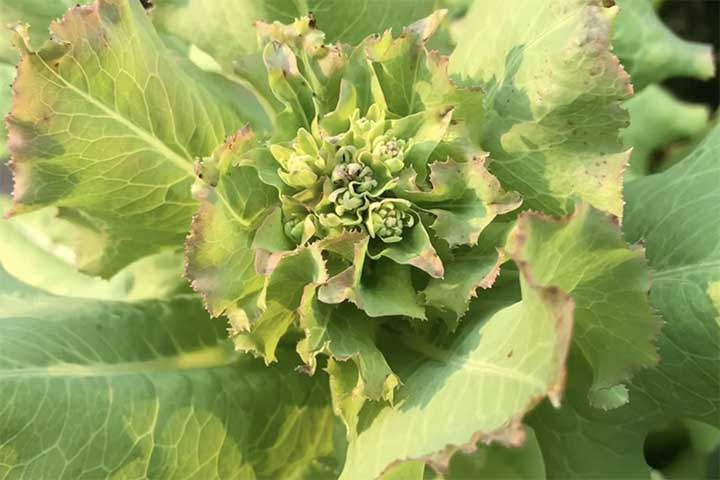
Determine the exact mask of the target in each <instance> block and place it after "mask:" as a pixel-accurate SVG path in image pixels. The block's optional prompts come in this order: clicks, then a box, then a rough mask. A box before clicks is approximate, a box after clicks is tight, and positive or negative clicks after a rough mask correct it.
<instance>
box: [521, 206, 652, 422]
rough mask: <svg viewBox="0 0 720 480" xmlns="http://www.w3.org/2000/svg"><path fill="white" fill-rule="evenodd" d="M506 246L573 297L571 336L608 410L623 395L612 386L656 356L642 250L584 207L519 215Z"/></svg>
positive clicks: (596, 396) (594, 396) (544, 281)
mask: <svg viewBox="0 0 720 480" xmlns="http://www.w3.org/2000/svg"><path fill="white" fill-rule="evenodd" d="M509 248H510V249H511V251H512V252H513V255H514V256H515V258H518V259H520V260H521V261H524V262H527V265H528V268H529V269H530V270H531V271H532V274H533V277H534V278H535V279H536V281H537V282H538V283H539V284H541V285H554V286H556V287H559V288H561V289H562V290H563V291H565V292H567V293H568V294H569V295H570V296H571V297H572V299H573V300H574V301H575V332H574V334H573V342H574V344H575V345H576V346H577V347H578V348H579V350H580V351H582V353H583V355H584V356H585V358H587V360H588V362H589V363H590V365H592V367H593V370H594V375H593V377H594V378H593V383H592V387H591V390H590V400H591V402H592V403H593V404H595V405H597V406H599V407H601V408H610V407H613V406H617V404H618V403H620V404H622V403H624V402H625V401H627V396H626V395H623V394H624V393H625V390H624V387H622V386H619V385H618V384H619V383H620V382H623V381H625V380H627V379H629V378H630V377H631V375H632V374H633V373H635V371H637V370H639V369H641V368H645V367H651V366H654V365H655V364H656V363H657V361H658V356H657V352H656V351H655V344H654V339H655V337H656V335H657V332H658V331H659V330H660V321H659V319H657V318H656V317H655V316H654V315H653V313H652V311H651V309H650V305H649V303H648V298H647V297H648V289H649V286H650V281H649V269H648V268H647V263H646V261H645V257H644V254H643V251H642V249H639V248H635V249H631V248H630V247H629V246H628V244H627V243H625V241H624V240H623V238H622V234H621V232H620V228H619V226H618V225H617V223H616V222H614V221H613V219H612V218H608V217H607V216H606V215H604V214H602V213H600V212H598V211H597V210H595V209H592V208H590V207H588V206H587V205H583V206H580V207H579V208H578V209H577V210H576V212H575V213H574V214H573V215H572V216H571V217H569V218H567V219H563V220H560V221H555V220H553V219H549V218H546V217H544V216H542V215H539V214H535V213H524V214H522V215H521V217H520V218H519V219H518V226H517V230H516V232H515V235H514V237H513V240H511V242H510V246H509ZM618 394H619V395H620V398H614V397H616V395H618Z"/></svg>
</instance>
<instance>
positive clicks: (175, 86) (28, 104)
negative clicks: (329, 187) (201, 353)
mask: <svg viewBox="0 0 720 480" xmlns="http://www.w3.org/2000/svg"><path fill="white" fill-rule="evenodd" d="M51 30H52V32H53V40H51V41H49V42H48V43H46V44H45V46H44V47H42V48H41V49H40V50H33V49H32V47H31V46H30V44H29V39H28V36H27V30H26V29H25V28H23V27H17V29H16V34H15V36H14V41H15V43H16V45H17V47H18V48H19V49H20V51H21V52H22V60H21V63H20V65H19V68H18V78H17V80H16V82H15V84H14V90H15V93H14V104H13V111H12V113H11V115H10V117H9V118H8V128H9V132H10V140H9V143H8V145H9V148H10V151H11V153H12V157H13V161H12V165H13V169H14V170H15V175H16V177H15V191H14V199H15V203H16V205H15V207H14V212H15V213H23V212H27V211H30V210H33V209H37V208H39V207H42V206H46V205H55V206H58V207H62V208H63V209H64V210H66V212H65V215H66V218H72V219H73V221H75V222H76V223H82V224H83V225H84V226H86V227H87V228H88V229H89V231H94V232H95V235H94V236H93V237H94V238H93V242H92V243H94V245H92V243H91V242H88V243H86V244H85V245H83V247H84V249H85V250H86V251H85V252H83V254H84V257H82V258H86V259H88V263H86V264H84V265H81V267H82V268H83V269H84V270H86V271H89V272H92V273H96V274H101V275H103V276H109V275H112V274H113V273H115V272H117V271H118V270H119V269H120V268H122V267H123V266H125V265H127V264H128V263H130V262H131V261H133V260H135V259H137V258H140V257H142V256H145V255H147V254H150V253H154V252H157V251H160V250H162V249H166V248H168V247H173V246H179V245H180V244H181V243H182V239H183V237H184V234H185V232H186V231H187V229H188V227H189V223H190V218H191V216H192V213H193V211H194V210H195V209H196V204H195V202H194V201H193V200H192V199H191V197H190V185H191V183H192V178H193V167H192V164H193V162H194V160H195V158H196V157H202V156H205V155H208V154H209V153H211V152H212V150H213V149H214V148H215V147H217V146H218V145H219V144H221V143H222V140H223V139H224V136H225V135H226V134H227V133H229V132H233V131H235V130H237V129H238V128H239V127H240V126H242V124H243V123H244V121H245V116H244V115H243V113H242V112H243V109H244V107H243V105H242V104H243V103H247V102H248V97H247V96H244V97H243V96H239V97H237V99H236V100H235V101H234V102H228V101H227V98H226V99H225V100H224V101H222V102H219V101H216V99H215V97H214V95H211V94H210V90H212V89H210V90H208V89H206V88H205V87H204V86H203V85H200V84H198V83H197V81H196V80H195V78H194V77H192V76H191V75H189V74H187V73H185V72H184V69H181V68H179V67H178V66H177V65H176V63H175V61H174V58H173V56H172V55H171V54H168V51H167V50H166V49H165V47H163V45H162V42H161V40H160V39H159V37H158V36H157V34H156V33H155V30H154V29H153V27H152V25H151V24H150V21H149V20H148V18H147V14H146V12H145V10H144V9H143V8H142V6H141V5H140V3H139V2H134V1H133V2H127V1H120V0H97V1H96V2H95V3H93V4H92V5H89V6H86V7H75V8H72V9H71V10H70V11H69V12H68V13H67V14H66V16H65V17H64V20H63V21H62V22H57V23H53V24H52V26H51ZM91 247H92V251H91V252H90V251H88V250H89V249H90V248H91ZM82 258H81V260H82Z"/></svg>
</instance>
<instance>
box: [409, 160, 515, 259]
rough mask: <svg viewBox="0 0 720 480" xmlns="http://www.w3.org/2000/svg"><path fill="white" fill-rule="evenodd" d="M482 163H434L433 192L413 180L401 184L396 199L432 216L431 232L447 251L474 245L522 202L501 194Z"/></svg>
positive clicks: (505, 193) (497, 184)
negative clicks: (497, 220) (423, 188)
mask: <svg viewBox="0 0 720 480" xmlns="http://www.w3.org/2000/svg"><path fill="white" fill-rule="evenodd" d="M485 162H486V159H485V158H483V157H477V158H474V159H472V160H471V161H469V162H466V163H457V162H455V161H454V160H452V159H448V160H447V161H445V162H442V163H439V162H436V163H433V164H432V165H431V166H430V170H431V174H430V182H431V183H432V190H429V191H422V190H420V189H419V188H418V187H417V185H415V178H414V176H412V177H410V178H406V179H405V182H404V184H403V183H401V184H400V188H399V189H398V195H399V196H400V197H401V198H406V199H408V200H411V201H412V202H414V203H416V204H417V205H418V206H420V207H422V208H424V209H425V210H427V211H428V212H430V213H432V214H433V215H434V216H435V222H434V223H433V224H432V226H431V228H432V229H433V230H434V231H435V234H436V235H437V236H438V237H439V238H441V239H443V240H445V241H446V242H447V243H448V244H449V245H450V247H456V246H458V245H475V244H477V242H478V238H479V237H480V234H481V233H482V231H483V230H484V229H485V227H487V226H488V225H489V224H490V222H492V221H493V220H494V219H495V217H496V216H497V215H501V214H504V213H508V212H510V211H512V210H515V209H517V208H518V207H519V206H520V204H521V202H522V200H521V198H520V196H519V195H518V194H517V193H515V192H509V193H508V192H505V191H504V190H503V188H502V186H501V185H500V182H498V181H497V179H496V178H495V177H494V176H492V175H491V174H490V172H488V171H487V169H486V168H485Z"/></svg>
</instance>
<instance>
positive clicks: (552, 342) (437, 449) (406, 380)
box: [341, 280, 573, 479]
mask: <svg viewBox="0 0 720 480" xmlns="http://www.w3.org/2000/svg"><path fill="white" fill-rule="evenodd" d="M572 310H573V304H572V300H571V299H570V298H569V297H567V296H566V295H565V294H563V293H562V292H561V291H559V290H558V289H555V288H542V287H536V286H533V285H532V284H530V283H529V282H528V281H527V280H524V281H523V300H522V302H520V303H516V304H514V305H512V306H509V307H506V308H504V309H501V310H499V311H497V310H496V311H492V310H490V311H485V312H483V311H482V309H480V311H476V312H472V311H471V313H469V314H468V316H467V318H466V319H465V320H464V321H463V323H462V325H461V327H460V329H459V330H458V333H457V335H456V336H454V337H453V338H452V340H451V341H450V342H449V343H447V344H445V345H442V344H440V342H439V341H433V340H434V339H433V340H431V339H428V338H422V337H419V336H414V335H413V334H404V335H392V336H391V337H390V339H389V342H390V343H389V344H388V348H387V349H385V351H386V354H387V355H388V359H389V363H390V366H391V367H392V368H393V369H394V370H395V371H396V372H397V373H398V376H399V377H400V378H401V379H402V381H403V384H404V385H403V387H402V388H401V389H400V390H399V392H398V394H397V395H396V398H395V400H396V403H395V405H394V406H392V407H390V406H385V407H383V406H377V408H376V409H375V410H374V411H367V412H363V416H361V421H360V424H359V428H358V431H359V435H358V437H357V439H356V440H353V441H351V443H350V447H349V450H348V455H347V461H346V464H345V468H344V470H343V474H342V476H341V478H352V479H365V478H375V477H377V476H378V475H379V474H380V473H381V472H383V471H384V470H385V469H387V468H388V467H389V466H390V465H391V464H393V463H394V462H396V461H405V460H411V459H422V460H426V461H428V462H431V463H435V464H437V465H444V464H446V462H447V461H448V460H449V457H450V455H451V454H452V453H453V452H454V451H455V450H456V449H457V448H459V447H461V446H465V445H468V444H469V445H474V443H476V442H478V441H480V440H484V441H492V440H501V441H503V442H505V443H508V444H515V445H517V444H520V443H521V442H522V439H523V433H522V427H521V426H520V422H521V420H522V416H523V415H524V414H525V412H527V411H528V410H529V409H530V408H532V407H533V406H534V405H535V403H536V402H538V401H539V400H540V399H542V398H544V397H546V396H549V397H550V398H551V399H553V401H554V402H558V401H559V397H560V395H561V393H562V388H563V382H564V372H565V369H564V368H565V367H564V363H565V355H566V353H567V348H568V344H569V341H570V330H571V328H572Z"/></svg>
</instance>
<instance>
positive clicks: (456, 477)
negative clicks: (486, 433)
mask: <svg viewBox="0 0 720 480" xmlns="http://www.w3.org/2000/svg"><path fill="white" fill-rule="evenodd" d="M525 431H526V433H527V438H526V439H525V442H524V443H523V444H522V446H520V447H511V448H508V447H505V446H502V445H481V446H478V450H477V451H476V452H474V453H471V454H469V455H467V454H462V453H458V454H456V455H454V456H453V457H452V459H451V460H450V465H448V473H447V475H445V476H444V477H443V478H444V479H445V480H470V479H481V478H487V479H498V480H499V479H502V480H527V479H532V480H544V479H545V478H546V476H545V464H544V463H543V457H542V453H541V451H540V446H539V445H538V441H537V438H536V437H535V432H533V430H532V429H531V428H526V429H525Z"/></svg>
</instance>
